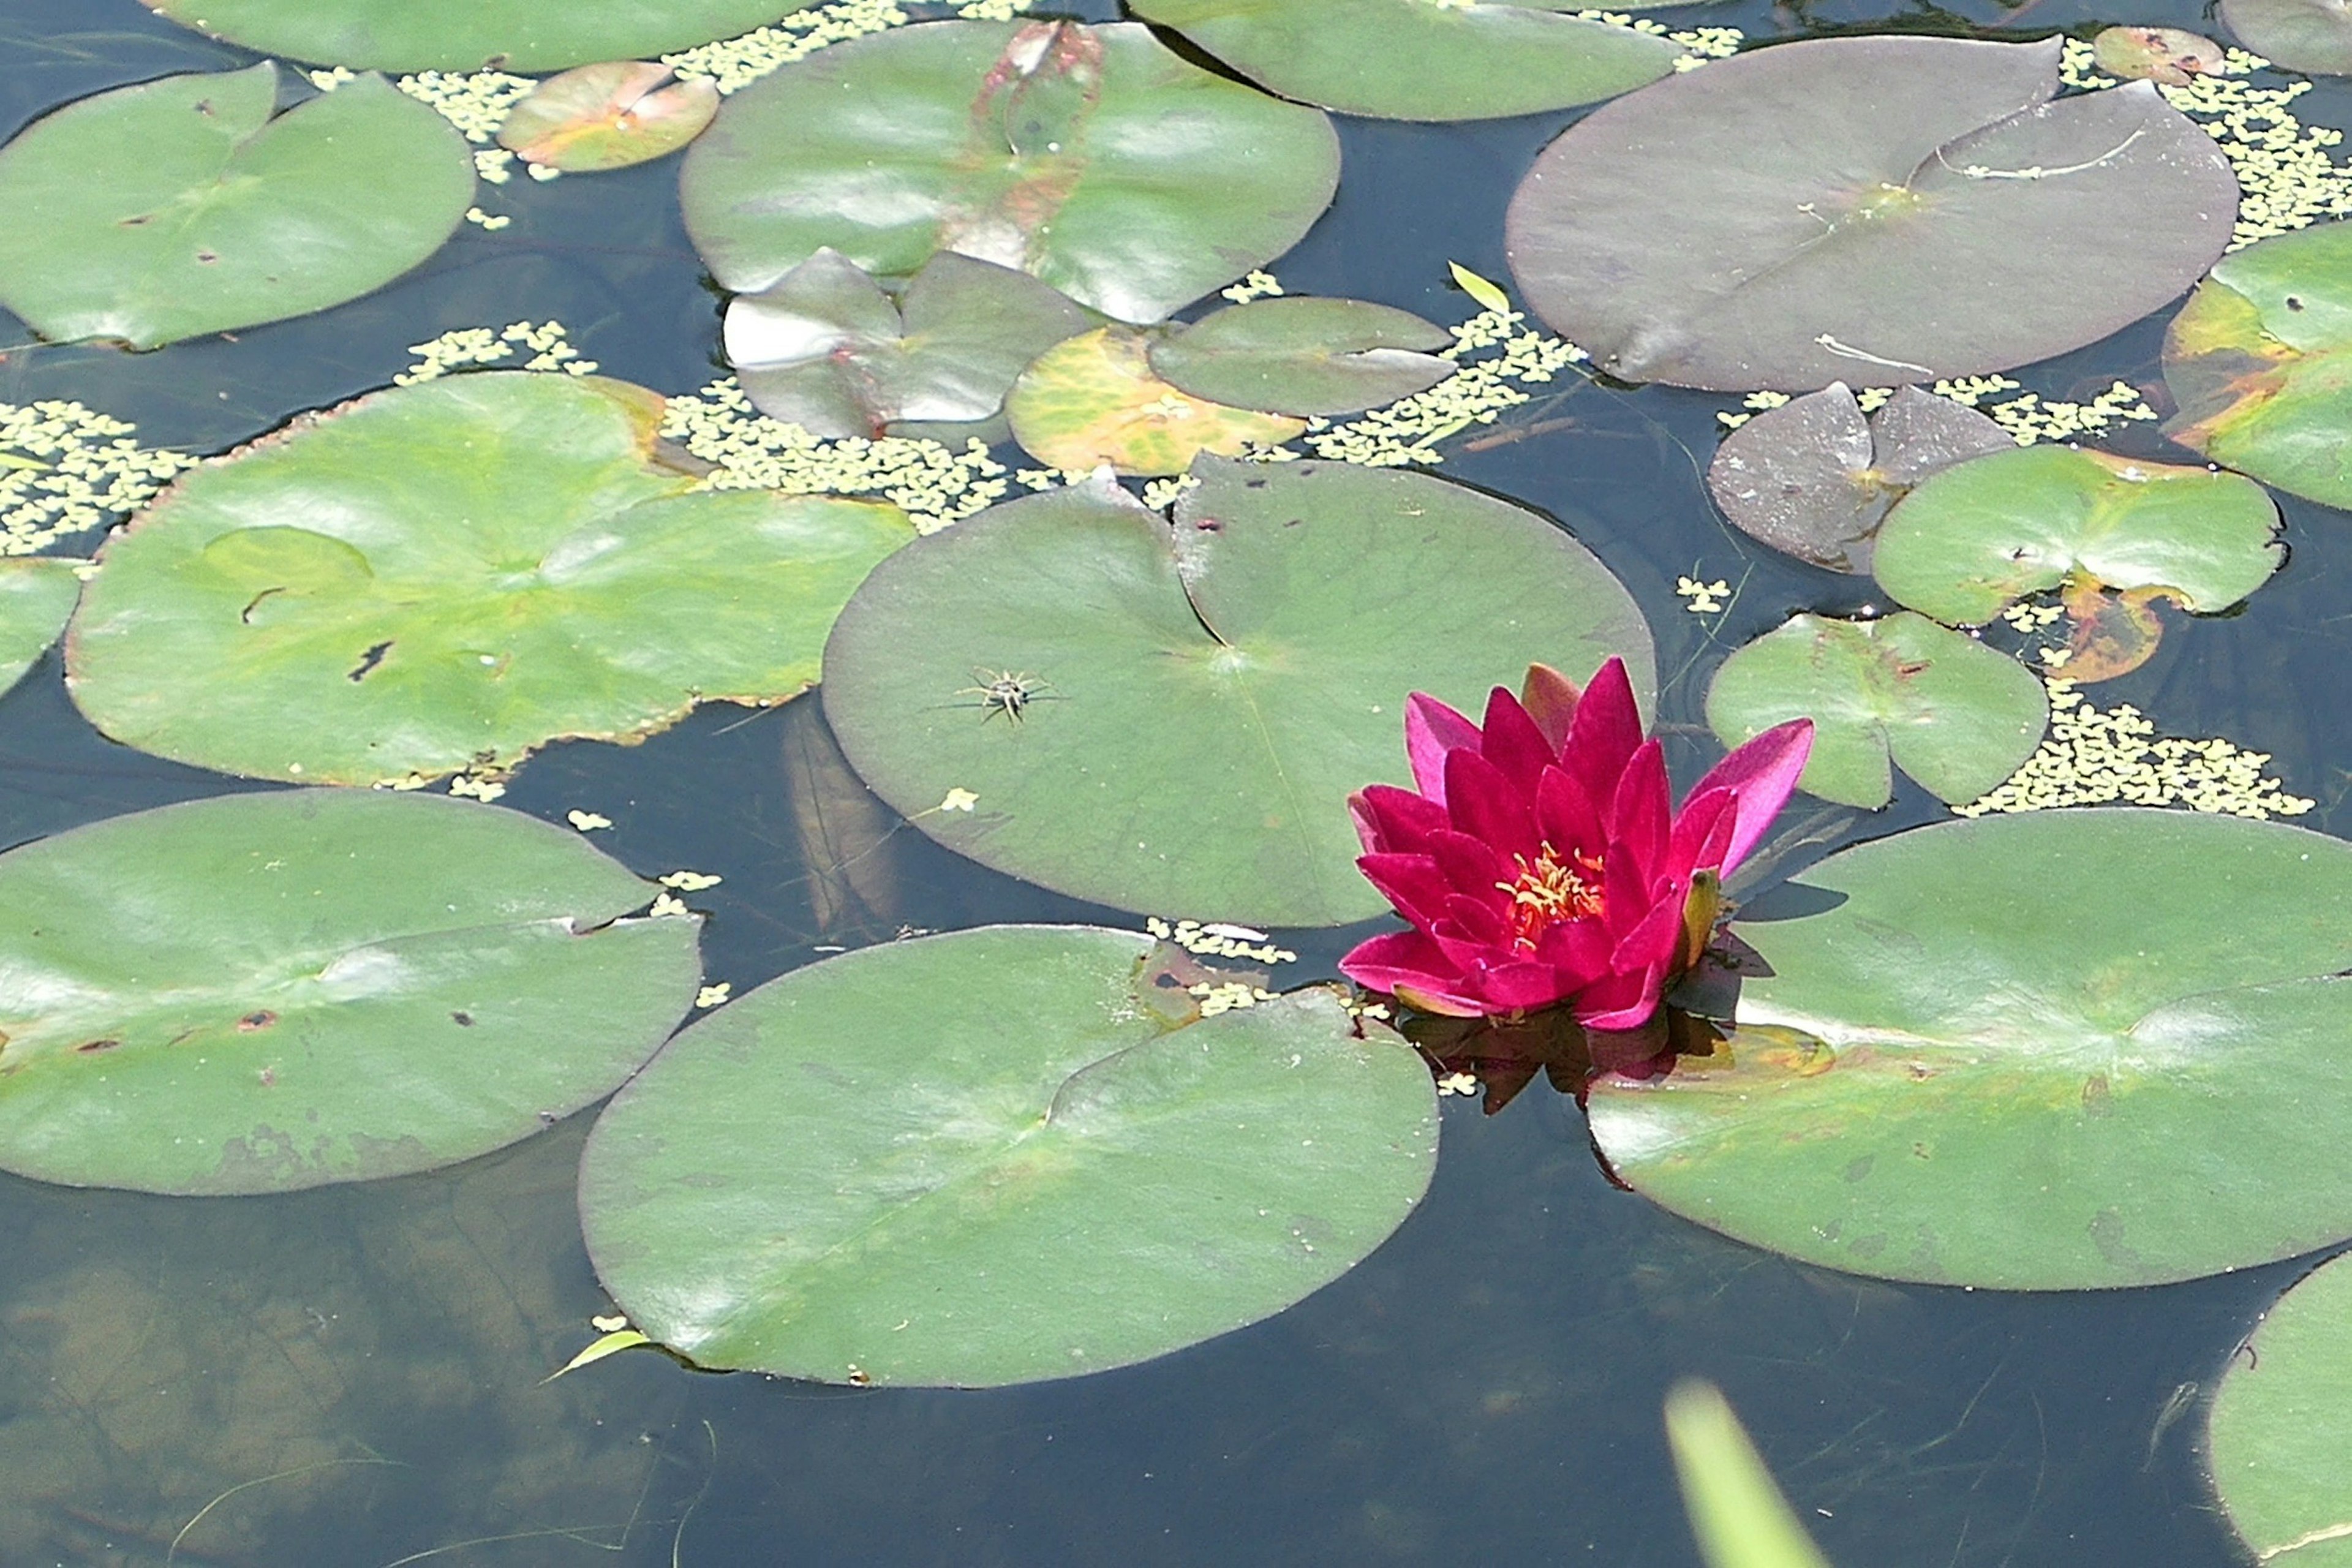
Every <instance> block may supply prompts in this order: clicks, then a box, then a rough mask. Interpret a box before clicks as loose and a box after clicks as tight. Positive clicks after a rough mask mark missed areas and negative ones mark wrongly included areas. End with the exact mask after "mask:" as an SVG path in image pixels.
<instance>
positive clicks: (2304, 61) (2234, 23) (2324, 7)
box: [2221, 0, 2352, 76]
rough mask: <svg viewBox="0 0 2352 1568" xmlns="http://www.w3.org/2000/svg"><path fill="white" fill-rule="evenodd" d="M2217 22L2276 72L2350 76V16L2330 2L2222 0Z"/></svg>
mask: <svg viewBox="0 0 2352 1568" xmlns="http://www.w3.org/2000/svg"><path fill="white" fill-rule="evenodd" d="M2221 20H2222V22H2223V24H2225V25H2226V26H2228V27H2229V29H2230V31H2231V32H2232V33H2235V34H2236V35H2237V37H2238V41H2239V42H2240V43H2242V44H2243V45H2245V46H2246V47H2248V48H2249V49H2252V51H2253V52H2254V53H2256V54H2258V55H2260V56H2262V57H2263V58H2264V59H2266V60H2268V61H2270V62H2271V64H2273V65H2274V66H2276V67H2278V68H2280V69H2281V70H2291V71H2319V72H2323V73H2326V74H2329V75H2337V76H2340V75H2342V74H2343V73H2345V72H2347V71H2352V16H2347V15H2346V14H2345V11H2344V7H2343V6H2341V5H2336V4H2334V3H2333V0H2221Z"/></svg>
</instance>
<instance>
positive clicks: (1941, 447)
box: [1706, 382, 2017, 573]
mask: <svg viewBox="0 0 2352 1568" xmlns="http://www.w3.org/2000/svg"><path fill="white" fill-rule="evenodd" d="M2016 444H2017V443H2016V442H2015V441H2014V440H2012V439H2011V437H2010V434H2009V432H2008V431H2006V430H2003V429H2002V428H2001V427H2000V426H1998V425H1996V424H1994V423H1993V422H1992V421H1991V420H1990V419H1988V418H1986V417H1985V416H1983V415H1981V414H1979V413H1978V412H1977V411H1976V410H1975V409H1973V408H1964V407H1962V406H1961V405H1958V404H1957V403H1954V402H1952V401H1951V400H1950V399H1949V398H1945V397H1937V396H1933V395H1930V394H1927V393H1925V392H1921V391H1920V390H1919V389H1918V388H1917V387H1916V386H1905V387H1898V388H1896V389H1895V395H1894V396H1893V397H1892V398H1890V399H1888V400H1887V402H1886V403H1885V404H1884V405H1881V406H1880V408H1879V409H1878V411H1877V412H1876V413H1874V414H1873V415H1872V416H1870V417H1869V418H1868V419H1867V420H1864V417H1863V414H1862V405H1860V404H1859V403H1857V402H1855V401H1854V395H1853V393H1852V392H1850V391H1849V390H1847V388H1846V385H1845V384H1844V383H1843V382H1832V383H1831V384H1829V385H1828V386H1825V387H1823V388H1822V390H1821V391H1819V392H1809V393H1807V394H1806V395H1804V396H1802V397H1798V398H1792V399H1791V400H1790V401H1789V402H1787V403H1785V404H1783V405H1780V407H1778V408H1772V409H1767V410H1766V411H1765V412H1763V413H1761V414H1759V415H1758V416H1756V417H1755V418H1753V419H1750V420H1749V421H1748V423H1747V424H1745V425H1742V426H1740V427H1739V428H1738V429H1737V430H1734V431H1733V432H1732V433H1731V434H1730V435H1728V436H1727V437H1724V441H1723V445H1722V446H1721V447H1718V448H1717V450H1716V454H1715V461H1714V462H1712V463H1710V464H1709V465H1708V466H1707V470H1706V488H1707V489H1708V491H1709V492H1710V493H1711V494H1712V495H1713V496H1714V497H1715V504H1716V505H1717V506H1719V507H1721V508H1722V509H1723V515H1724V516H1725V517H1727V518H1729V519H1730V520H1731V521H1732V523H1733V524H1734V526H1736V527H1738V529H1739V530H1740V531H1742V532H1744V533H1747V534H1748V535H1750V536H1752V537H1754V538H1756V539H1759V540H1762V541H1763V542H1765V543H1767V544H1769V545H1770V546H1771V547H1772V548H1773V549H1775V550H1783V551H1786V552H1788V553H1790V554H1791V555H1793V556H1795V557H1797V559H1799V560H1800V561H1810V562H1811V563H1813V564H1814V565H1816V566H1827V567H1829V568H1830V569H1831V570H1832V571H1835V572H1857V573H1858V572H1867V571H1869V570H1870V552H1871V545H1872V542H1873V539H1874V535H1875V534H1876V533H1877V531H1878V524H1879V521H1880V520H1882V519H1883V518H1885V515H1886V511H1887V509H1888V508H1889V507H1892V506H1893V505H1894V504H1895V502H1896V501H1898V500H1901V499H1902V498H1903V496H1904V495H1905V494H1906V492H1907V491H1909V490H1910V489H1911V488H1912V487H1913V486H1915V485H1916V484H1918V483H1919V481H1920V480H1922V479H1926V478H1927V476H1928V475H1929V474H1932V473H1935V472H1936V471H1937V470H1938V469H1941V468H1949V467H1951V466H1952V465H1953V464H1954V463H1957V462H1959V461H1961V460H1963V459H1965V458H1975V457H1981V456H1982V455H1984V454H1985V453H1987V452H2000V451H2006V450H2008V449H2009V448H2010V447H2013V446H2015V445H2016Z"/></svg>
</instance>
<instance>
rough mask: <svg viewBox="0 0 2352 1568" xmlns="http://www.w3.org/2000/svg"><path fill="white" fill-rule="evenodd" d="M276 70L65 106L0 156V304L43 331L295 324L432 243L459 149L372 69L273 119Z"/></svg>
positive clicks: (465, 197)
mask: <svg viewBox="0 0 2352 1568" xmlns="http://www.w3.org/2000/svg"><path fill="white" fill-rule="evenodd" d="M277 97H278V68H277V67H276V66H274V65H272V64H270V63H269V62H268V61H267V60H265V61H263V62H262V63H261V64H259V65H257V66H253V67H249V68H247V69H245V70H239V71H223V72H221V73H219V74H217V75H196V76H171V77H164V78H163V79H160V80H157V81H150V82H142V83H140V84H139V85H138V86H136V87H124V88H117V89H114V90H113V91H112V92H101V93H100V94H98V95H97V96H96V97H94V98H86V99H83V100H81V101H79V102H78V103H69V104H68V105H67V106H66V107H65V108H63V109H60V110H58V111H57V112H55V113H54V114H50V115H48V116H47V117H45V118H43V119H41V120H38V121H35V122H34V123H33V124H32V125H30V126H29V127H27V128H26V130H24V131H23V132H19V133H18V134H17V136H16V140H14V141H13V142H9V143H8V145H7V146H6V147H5V148H0V205H5V206H6V208H7V209H8V210H9V211H11V212H17V213H38V214H40V215H41V216H40V221H39V222H37V223H15V224H10V225H8V226H6V227H5V229H0V304H5V306H7V308H8V309H9V310H14V311H16V314H17V315H19V316H22V317H23V318H24V319H25V321H26V322H27V323H28V324H29V325H30V326H31V327H32V328H33V330H34V331H37V332H39V333H40V334H41V335H42V336H43V337H47V338H51V339H57V340H65V339H72V338H110V339H121V341H123V342H127V343H129V344H131V346H132V347H133V348H142V349H145V348H153V347H155V346H156V345H157V344H159V343H168V342H175V341H177V340H178V339H181V338H193V337H197V336H200V335H202V334H203V333H205V332H218V331H230V330H233V329H235V328H238V327H250V326H256V325H258V324H259V323H261V322H264V321H282V320H283V319H285V318H286V317H289V316H301V315H307V314H309V313H310V311H313V310H326V309H327V308H328V307H329V306H331V305H340V304H341V303H343V302H344V301H345V300H356V299H358V298H359V297H360V296H361V295H362V294H366V293H369V292H371V291H373V290H374V289H380V288H382V287H383V285H385V284H386V283H389V282H391V281H392V280H393V279H395V278H397V277H399V276H400V275H401V274H402V273H404V272H406V271H407V270H409V269H410V268H413V267H415V266H416V265H417V264H418V263H419V262H421V261H423V260H424V259H425V258H426V257H428V256H431V255H432V254H433V253H434V252H435V251H436V250H438V249H440V248H441V244H442V242H443V241H444V240H446V239H447V238H448V237H449V236H450V234H451V233H452V232H453V231H454V230H455V229H456V228H457V225H458V224H459V223H460V222H462V221H464V219H465V216H466V208H467V205H468V204H470V203H471V202H472V201H473V199H474V164H473V160H472V158H471V157H470V156H469V155H468V154H467V148H466V142H465V139H464V138H463V137H461V136H459V135H458V134H457V131H456V130H455V129H454V128H452V127H451V125H450V124H449V122H448V121H446V120H444V119H442V118H441V116H440V115H438V114H436V113H435V112H434V111H433V110H431V109H429V108H427V107H425V105H424V104H422V103H420V102H418V101H417V100H415V99H413V98H411V97H409V96H408V95H407V94H406V93H404V92H401V91H399V90H397V89H394V87H392V86H391V85H390V84H389V83H387V82H385V81H384V80H383V79H382V78H381V77H374V76H363V77H361V78H360V79H358V80H356V81H350V82H345V83H344V84H343V85H342V86H341V87H340V88H338V89H336V90H334V91H333V92H330V93H322V94H320V96H319V97H317V98H314V99H312V100H310V101H309V102H307V103H302V104H298V105H296V106H295V107H294V108H292V109H290V110H287V111H286V112H285V113H283V114H280V115H278V117H277V118H275V119H272V118H271V117H270V111H271V110H272V108H273V107H274V106H275V104H276V102H277Z"/></svg>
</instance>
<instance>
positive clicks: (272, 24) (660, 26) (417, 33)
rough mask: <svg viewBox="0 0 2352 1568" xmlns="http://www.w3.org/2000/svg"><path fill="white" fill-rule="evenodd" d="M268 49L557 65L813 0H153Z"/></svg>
mask: <svg viewBox="0 0 2352 1568" xmlns="http://www.w3.org/2000/svg"><path fill="white" fill-rule="evenodd" d="M143 3H144V4H145V5H147V6H148V7H149V8H150V9H152V10H153V11H155V12H157V13H158V14H160V15H162V16H169V17H170V18H171V19H172V20H173V21H174V22H178V23H180V24H182V25H183V26H189V27H194V28H195V29H196V30H197V31H198V32H200V33H206V34H209V35H211V36H212V37H215V38H224V39H226V40H227V41H228V42H230V43H232V44H242V45H244V46H245V47H247V48H249V49H256V50H258V51H260V52H261V53H263V54H270V55H282V56H285V57H286V58H289V59H298V60H319V61H322V62H324V63H327V64H330V65H341V66H354V67H359V68H364V69H368V70H385V71H423V70H442V71H474V70H480V69H481V68H484V67H486V66H488V67H492V68H497V69H500V70H510V71H553V70H562V69H563V68H565V67H566V66H578V65H587V64H590V63H592V62H593V61H597V60H625V59H632V58H638V57H651V56H654V55H663V54H669V53H671V52H673V51H675V50H678V49H686V48H691V47H694V46H695V45H697V44H707V43H709V42H711V41H713V40H714V39H718V38H730V37H734V36H735V35H736V34H738V33H748V32H750V31H751V29H752V28H754V27H756V26H760V25H761V23H763V22H772V21H774V20H775V19H776V18H777V17H779V16H786V15H788V14H790V13H792V12H793V11H797V10H799V9H801V8H802V7H803V5H810V4H813V3H814V0H660V4H658V5H647V4H646V0H561V4H551V0H143Z"/></svg>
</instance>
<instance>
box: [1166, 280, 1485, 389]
mask: <svg viewBox="0 0 2352 1568" xmlns="http://www.w3.org/2000/svg"><path fill="white" fill-rule="evenodd" d="M1452 342H1454V336H1453V334H1452V333H1450V332H1448V331H1446V330H1445V329H1444V328H1443V327H1440V326H1437V325H1435V324H1433V323H1432V322H1429V321H1423V320H1422V319H1421V318H1420V317H1419V316H1416V315H1414V314H1413V313H1412V311H1410V310H1395V309H1393V308H1391V307H1390V306H1387V305H1375V304H1371V303H1370V302H1369V301H1366V300H1316V299H1306V298H1290V299H1277V300H1251V301H1250V302H1249V303H1247V304H1245V305H1229V306H1227V307H1226V308H1225V309H1223V310H1218V311H1215V312H1213V314H1211V315H1207V316H1203V317H1202V319H1201V320H1200V321H1195V322H1193V323H1192V325H1191V326H1189V327H1184V328H1182V329H1181V330H1179V331H1175V332H1173V333H1171V334H1170V335H1169V336H1167V337H1164V338H1160V339H1157V340H1155V341H1154V342H1152V343H1151V345H1150V350H1151V369H1152V371H1153V373H1154V374H1157V375H1159V376H1160V378H1161V379H1163V380H1165V381H1167V382H1168V383H1169V384H1171V385H1173V386H1175V387H1176V388H1177V389H1179V390H1180V391H1183V392H1188V393H1190V394H1192V395H1193V396H1195V397H1205V398H1207V399H1209V400H1210V401H1211V402H1213V403H1222V404H1224V405H1228V406H1229V407H1234V408H1258V409H1264V410H1265V411H1266V412H1267V413H1270V414H1352V413H1354V412H1355V411H1356V410H1358V409H1360V408H1373V407H1377V406H1379V405H1381V404H1383V403H1393V402H1395V401H1396V400H1397V399H1398V398H1400V397H1411V396H1412V395H1413V394H1414V393H1416V392H1426V391H1427V390H1429V388H1431V387H1433V386H1435V385H1436V384H1438V383H1439V382H1441V381H1444V379H1445V378H1446V377H1447V376H1449V375H1452V374H1454V362H1453V361H1452V360H1448V359H1441V358H1439V357H1438V356H1437V355H1436V354H1435V353H1433V351H1434V350H1437V349H1442V348H1445V347H1447V346H1449V345H1450V344H1451V343H1452Z"/></svg>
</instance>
